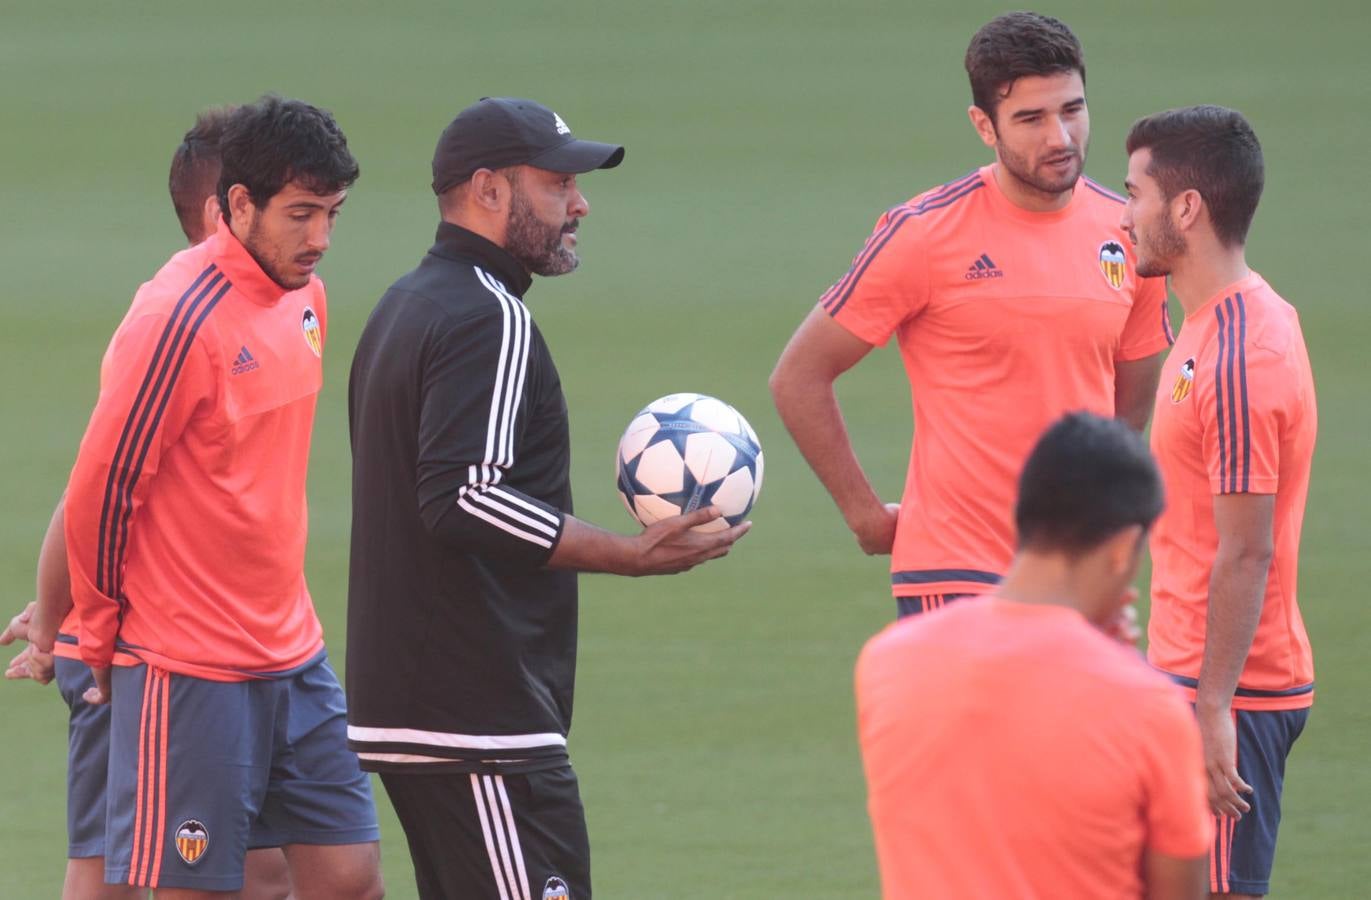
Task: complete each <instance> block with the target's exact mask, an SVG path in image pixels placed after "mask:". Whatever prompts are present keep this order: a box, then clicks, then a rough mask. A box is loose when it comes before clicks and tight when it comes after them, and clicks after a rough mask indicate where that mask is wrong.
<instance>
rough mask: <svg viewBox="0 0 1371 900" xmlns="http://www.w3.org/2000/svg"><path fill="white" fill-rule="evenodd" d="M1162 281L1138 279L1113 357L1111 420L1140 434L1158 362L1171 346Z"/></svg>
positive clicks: (1153, 397)
mask: <svg viewBox="0 0 1371 900" xmlns="http://www.w3.org/2000/svg"><path fill="white" fill-rule="evenodd" d="M1173 341H1174V337H1173V336H1172V334H1171V322H1170V319H1169V318H1168V315H1167V311H1166V279H1165V278H1139V279H1138V284H1137V287H1136V288H1134V291H1133V306H1132V308H1131V309H1129V311H1128V319H1127V320H1126V321H1125V322H1124V327H1123V334H1121V335H1120V337H1119V349H1118V352H1117V353H1115V355H1114V418H1116V419H1121V420H1122V421H1123V422H1124V423H1126V424H1127V425H1128V426H1129V427H1130V428H1132V429H1133V430H1135V431H1138V432H1141V431H1142V430H1143V429H1144V428H1146V427H1147V420H1148V419H1150V418H1151V417H1152V404H1153V403H1154V402H1155V400H1156V397H1157V380H1158V378H1159V377H1160V376H1161V371H1162V359H1163V357H1164V356H1165V355H1166V349H1167V348H1168V347H1170V346H1171V344H1172V342H1173Z"/></svg>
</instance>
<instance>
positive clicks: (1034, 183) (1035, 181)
mask: <svg viewBox="0 0 1371 900" xmlns="http://www.w3.org/2000/svg"><path fill="white" fill-rule="evenodd" d="M999 151H1000V154H999V155H1000V163H1001V164H1003V165H1004V167H1005V169H1006V170H1008V172H1009V174H1010V175H1013V176H1014V177H1015V178H1017V179H1018V180H1019V181H1021V182H1023V183H1024V184H1026V185H1028V186H1029V187H1030V188H1032V189H1033V190H1035V191H1038V192H1039V193H1041V194H1044V195H1047V196H1056V195H1057V194H1064V193H1066V192H1067V191H1069V190H1071V189H1072V188H1074V187H1075V186H1076V182H1077V180H1079V179H1080V177H1081V173H1082V172H1083V171H1084V169H1085V148H1084V147H1080V148H1077V149H1076V150H1075V153H1076V165H1075V167H1074V171H1071V172H1068V173H1066V174H1064V175H1060V176H1056V177H1054V178H1050V179H1049V178H1048V177H1045V176H1041V175H1039V174H1037V172H1035V171H1034V170H1033V169H1031V168H1029V165H1028V158H1027V157H1025V156H1020V155H1018V154H1017V153H1014V152H1013V151H1012V150H1010V149H1009V148H1008V147H1006V146H1005V145H1004V144H1000V146H999Z"/></svg>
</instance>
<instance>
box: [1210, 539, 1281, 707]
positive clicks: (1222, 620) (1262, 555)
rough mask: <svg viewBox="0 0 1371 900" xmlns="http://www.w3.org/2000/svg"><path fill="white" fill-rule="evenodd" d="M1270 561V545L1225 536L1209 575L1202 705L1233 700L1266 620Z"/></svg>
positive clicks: (1229, 704)
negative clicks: (1228, 541) (1231, 541)
mask: <svg viewBox="0 0 1371 900" xmlns="http://www.w3.org/2000/svg"><path fill="white" fill-rule="evenodd" d="M1270 565H1271V550H1270V547H1269V546H1265V545H1262V544H1240V545H1236V546H1234V545H1231V544H1230V545H1225V543H1224V542H1223V541H1222V540H1221V541H1220V544H1219V551H1218V553H1217V554H1216V556H1215V558H1214V571H1213V573H1212V574H1211V575H1210V578H1209V610H1208V614H1207V618H1206V624H1205V640H1204V662H1203V663H1202V664H1201V668H1200V678H1199V687H1198V688H1197V690H1196V697H1195V703H1196V706H1197V707H1198V708H1199V709H1200V710H1201V711H1206V712H1213V711H1217V710H1226V709H1228V708H1229V706H1231V704H1232V702H1233V694H1234V693H1235V692H1236V691H1237V688H1238V679H1239V678H1240V677H1241V675H1242V670H1243V665H1244V664H1245V663H1246V662H1247V654H1248V653H1249V652H1250V651H1251V649H1252V639H1253V638H1254V637H1255V636H1256V634H1257V625H1258V623H1259V622H1260V621H1261V614H1262V603H1263V600H1264V598H1265V595H1266V578H1267V573H1268V571H1269V569H1270Z"/></svg>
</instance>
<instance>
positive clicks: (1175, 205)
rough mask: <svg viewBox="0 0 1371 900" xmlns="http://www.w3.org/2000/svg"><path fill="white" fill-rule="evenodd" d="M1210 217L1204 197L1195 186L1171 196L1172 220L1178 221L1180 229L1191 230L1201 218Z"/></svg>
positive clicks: (1177, 224) (1177, 226) (1177, 225)
mask: <svg viewBox="0 0 1371 900" xmlns="http://www.w3.org/2000/svg"><path fill="white" fill-rule="evenodd" d="M1208 217H1209V213H1208V209H1207V208H1206V207H1205V203H1204V197H1203V196H1202V195H1201V194H1200V192H1199V191H1197V190H1195V189H1194V188H1188V189H1186V190H1184V191H1181V192H1180V193H1178V194H1177V195H1176V196H1174V197H1172V198H1171V221H1173V222H1175V223H1176V228H1177V229H1178V230H1180V231H1189V230H1190V229H1192V228H1194V227H1195V225H1196V224H1197V223H1199V222H1200V221H1201V219H1207V218H1208Z"/></svg>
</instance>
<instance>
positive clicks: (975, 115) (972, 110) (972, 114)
mask: <svg viewBox="0 0 1371 900" xmlns="http://www.w3.org/2000/svg"><path fill="white" fill-rule="evenodd" d="M966 115H967V117H968V118H969V119H971V127H972V128H974V129H976V136H977V137H979V138H980V139H981V143H982V144H985V145H986V146H987V147H990V148H991V149H992V150H993V149H994V148H995V144H997V143H998V142H999V139H1000V138H999V135H997V134H996V133H995V122H994V120H992V119H991V118H990V116H988V115H986V113H985V110H983V109H981V108H980V107H979V106H976V105H975V104H972V105H971V106H968V107H967V108H966Z"/></svg>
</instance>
